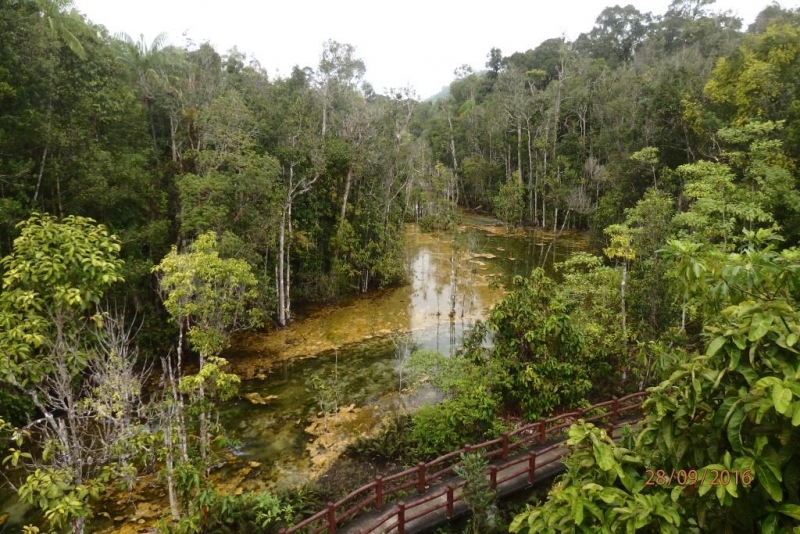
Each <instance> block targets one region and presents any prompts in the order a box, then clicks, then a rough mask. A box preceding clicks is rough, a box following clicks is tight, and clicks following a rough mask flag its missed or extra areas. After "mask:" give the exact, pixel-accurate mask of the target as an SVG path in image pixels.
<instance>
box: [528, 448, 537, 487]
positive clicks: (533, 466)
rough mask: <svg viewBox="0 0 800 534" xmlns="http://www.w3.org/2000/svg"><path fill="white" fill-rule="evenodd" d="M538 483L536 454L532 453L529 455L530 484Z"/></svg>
mask: <svg viewBox="0 0 800 534" xmlns="http://www.w3.org/2000/svg"><path fill="white" fill-rule="evenodd" d="M534 482H536V452H534V451H531V452H530V454H529V455H528V484H533V483H534Z"/></svg>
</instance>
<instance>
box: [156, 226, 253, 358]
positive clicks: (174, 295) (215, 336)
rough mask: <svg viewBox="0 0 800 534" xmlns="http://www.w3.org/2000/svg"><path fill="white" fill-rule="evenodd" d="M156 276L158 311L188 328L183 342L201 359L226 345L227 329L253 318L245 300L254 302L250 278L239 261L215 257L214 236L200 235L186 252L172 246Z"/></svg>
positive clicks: (246, 268)
mask: <svg viewBox="0 0 800 534" xmlns="http://www.w3.org/2000/svg"><path fill="white" fill-rule="evenodd" d="M153 270H154V271H155V272H156V273H160V274H161V278H160V282H159V283H160V286H161V289H162V291H164V293H165V294H166V299H165V300H164V307H165V308H166V309H167V311H168V312H169V314H170V315H171V316H172V317H173V319H174V320H175V321H176V322H177V323H179V324H181V323H183V324H186V325H187V326H188V335H189V341H190V343H191V344H192V346H193V347H194V348H195V349H196V350H198V351H199V352H201V353H202V354H204V355H217V354H219V353H220V352H221V351H222V350H223V349H224V348H226V347H227V344H228V339H229V335H230V334H229V332H230V329H232V328H233V329H235V328H240V327H243V326H244V327H247V326H253V325H255V324H257V323H258V319H259V314H258V312H257V310H255V309H253V308H249V309H248V302H249V301H250V300H252V299H255V298H256V293H255V285H256V279H255V277H254V276H253V274H252V272H251V271H250V266H249V265H247V263H246V262H244V261H242V260H237V259H234V258H228V259H223V258H220V256H219V252H218V251H217V236H216V234H214V233H213V232H209V233H206V234H203V235H201V236H200V237H199V238H198V239H197V241H195V242H194V243H193V244H192V245H191V246H190V247H189V250H188V251H187V252H186V253H178V250H177V248H176V247H173V249H172V252H170V253H169V254H168V255H167V256H166V257H165V258H164V259H163V260H162V261H161V263H160V264H159V265H158V266H156V267H155V268H154V269H153Z"/></svg>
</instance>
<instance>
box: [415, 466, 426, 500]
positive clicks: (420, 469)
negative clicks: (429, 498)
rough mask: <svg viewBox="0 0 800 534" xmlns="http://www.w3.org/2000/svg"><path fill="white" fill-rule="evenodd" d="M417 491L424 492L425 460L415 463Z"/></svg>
mask: <svg viewBox="0 0 800 534" xmlns="http://www.w3.org/2000/svg"><path fill="white" fill-rule="evenodd" d="M417 492H418V493H425V462H420V463H418V464H417Z"/></svg>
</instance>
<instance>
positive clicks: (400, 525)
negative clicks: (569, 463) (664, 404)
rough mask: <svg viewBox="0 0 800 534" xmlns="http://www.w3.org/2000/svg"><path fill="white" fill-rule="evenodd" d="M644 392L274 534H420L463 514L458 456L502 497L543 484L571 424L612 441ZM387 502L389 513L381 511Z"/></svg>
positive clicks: (382, 482)
mask: <svg viewBox="0 0 800 534" xmlns="http://www.w3.org/2000/svg"><path fill="white" fill-rule="evenodd" d="M646 396H647V393H645V392H639V393H633V394H631V395H628V396H626V397H622V398H619V399H617V398H614V399H612V400H609V401H605V402H601V403H598V404H595V405H594V406H591V407H589V408H585V409H581V410H576V411H571V412H566V413H562V414H559V415H557V416H554V417H551V418H549V419H545V420H542V421H538V422H536V423H532V424H529V425H526V426H524V427H522V428H519V429H517V430H515V431H513V432H509V433H507V434H503V436H501V437H500V438H497V439H494V440H491V441H487V442H485V443H481V444H479V445H473V446H470V445H467V446H466V447H464V448H463V449H460V450H458V451H453V452H451V453H449V454H446V455H444V456H441V457H439V458H437V459H435V460H433V461H431V462H428V463H425V462H420V463H419V464H418V465H417V466H416V467H413V468H411V469H407V470H405V471H401V472H400V473H395V474H393V475H390V476H386V477H382V476H380V475H379V476H376V477H375V481H374V482H371V483H369V484H367V485H365V486H362V487H361V488H359V489H357V490H355V491H353V492H352V493H350V494H349V495H347V496H346V497H345V498H343V499H342V500H340V501H339V502H337V503H330V504H329V505H328V506H327V507H326V508H325V509H324V510H320V511H319V512H318V513H316V514H314V515H313V516H311V517H309V518H307V519H305V520H304V521H302V522H301V523H298V524H297V525H295V526H293V527H291V528H289V529H282V530H281V531H280V532H281V533H282V534H295V533H298V532H300V533H309V534H322V533H327V534H336V533H337V532H339V533H344V534H370V533H397V534H411V533H416V532H420V531H423V530H426V529H430V528H431V527H433V526H435V525H437V524H439V523H441V522H443V521H445V520H447V519H449V518H452V517H455V516H458V515H462V514H463V513H465V512H466V504H465V503H464V502H463V501H462V500H461V490H462V487H463V485H464V482H463V480H461V479H460V478H458V477H457V476H456V475H455V474H454V472H453V468H454V467H455V466H456V465H458V464H459V459H460V456H461V454H462V453H468V452H481V453H482V454H483V456H484V458H486V459H488V460H489V461H490V462H491V464H490V467H489V471H488V472H487V473H486V474H487V476H488V477H489V479H490V481H491V484H492V487H494V488H497V490H498V493H499V495H500V496H501V497H502V496H505V495H509V494H511V493H514V492H516V491H519V490H521V489H523V488H526V487H530V486H532V485H533V484H535V483H536V482H537V481H544V480H549V479H551V478H552V477H553V476H555V475H556V474H557V473H559V472H561V471H562V470H563V464H562V463H561V462H560V460H561V458H562V457H563V456H565V455H566V454H567V453H568V449H567V448H566V446H565V444H564V441H565V438H566V432H567V430H568V429H569V427H570V426H571V425H572V424H573V423H575V422H576V421H577V420H578V419H583V420H585V421H587V422H593V423H595V424H597V425H605V426H606V428H607V429H608V431H609V432H610V433H611V434H612V435H618V432H617V430H618V428H619V426H620V423H627V422H633V421H636V420H638V419H640V418H641V410H640V408H641V404H642V402H643V400H644V398H645V397H646ZM390 502H391V506H390V505H389V504H390Z"/></svg>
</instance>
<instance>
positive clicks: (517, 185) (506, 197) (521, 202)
mask: <svg viewBox="0 0 800 534" xmlns="http://www.w3.org/2000/svg"><path fill="white" fill-rule="evenodd" d="M524 195H525V186H524V185H523V184H522V181H520V180H513V179H512V180H508V181H507V182H506V183H504V184H502V185H501V186H500V190H499V191H498V193H497V196H495V197H494V199H493V205H494V214H495V216H496V217H497V218H498V219H500V220H501V221H503V223H504V224H505V225H506V227H507V228H513V227H515V226H518V225H519V224H520V223H522V218H523V217H524V215H525V197H524Z"/></svg>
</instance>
